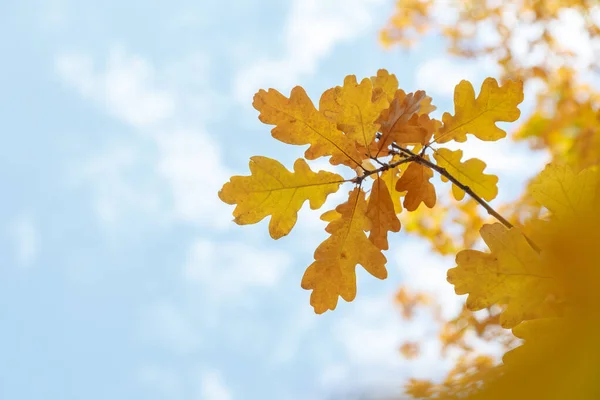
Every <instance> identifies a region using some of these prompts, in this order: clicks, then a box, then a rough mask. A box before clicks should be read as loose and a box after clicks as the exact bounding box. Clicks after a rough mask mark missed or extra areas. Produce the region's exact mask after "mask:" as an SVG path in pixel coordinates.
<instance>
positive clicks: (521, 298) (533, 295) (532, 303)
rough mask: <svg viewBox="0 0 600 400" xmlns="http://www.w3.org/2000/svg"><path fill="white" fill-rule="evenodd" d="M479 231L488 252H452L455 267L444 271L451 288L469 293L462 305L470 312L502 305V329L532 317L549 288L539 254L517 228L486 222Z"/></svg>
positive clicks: (548, 275) (548, 280) (457, 291)
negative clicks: (446, 273)
mask: <svg viewBox="0 0 600 400" xmlns="http://www.w3.org/2000/svg"><path fill="white" fill-rule="evenodd" d="M480 233H481V237H482V238H483V240H484V241H485V243H486V244H487V245H488V247H489V248H490V251H491V253H484V252H480V251H476V250H462V251H460V252H459V253H458V254H457V255H456V264H457V266H456V267H455V268H452V269H450V270H449V271H448V282H450V283H451V284H453V285H454V291H455V292H456V294H459V295H460V294H467V293H468V294H469V296H468V297H467V303H466V305H467V307H468V308H469V310H471V311H477V310H482V309H484V308H487V307H492V306H493V305H495V304H499V305H505V306H506V308H505V310H504V311H503V312H502V314H501V315H500V324H501V325H502V326H503V327H504V328H512V327H514V326H516V325H517V324H519V323H520V322H521V321H524V320H527V319H531V318H534V317H536V316H537V313H538V312H539V310H540V309H541V307H542V305H543V302H544V301H545V299H546V297H547V295H548V293H551V292H552V291H553V288H552V284H553V278H552V276H551V275H550V273H549V271H545V270H544V268H543V264H542V263H541V262H540V256H539V254H538V253H536V251H535V250H533V248H532V247H531V245H530V244H529V243H528V242H527V239H526V238H525V236H523V234H522V233H521V231H520V230H519V229H518V228H511V229H507V228H506V227H504V226H503V225H502V224H500V223H494V224H486V225H484V226H483V227H482V228H481V230H480Z"/></svg>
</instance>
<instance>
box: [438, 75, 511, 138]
mask: <svg viewBox="0 0 600 400" xmlns="http://www.w3.org/2000/svg"><path fill="white" fill-rule="evenodd" d="M522 101H523V82H520V81H519V82H515V81H507V82H506V83H505V84H504V85H503V86H498V82H497V81H496V80H495V79H494V78H486V79H485V80H484V81H483V84H482V85H481V92H480V93H479V96H477V98H475V90H474V89H473V85H471V83H470V82H468V81H461V82H460V83H459V84H458V85H457V86H456V88H455V90H454V115H451V114H450V113H447V112H446V113H444V115H443V116H442V122H443V123H444V125H443V126H442V127H441V128H440V130H439V131H438V133H437V134H436V135H435V141H436V142H438V143H446V142H449V141H451V140H455V141H457V142H464V141H466V140H467V134H468V133H470V134H473V135H475V136H476V137H478V138H479V139H481V140H486V141H495V140H498V139H502V138H503V137H505V136H506V132H505V131H503V130H502V129H500V128H498V127H497V126H496V122H498V121H504V122H513V121H516V120H517V119H518V118H519V116H520V115H521V111H519V108H518V107H517V106H518V105H519V104H520V103H521V102H522Z"/></svg>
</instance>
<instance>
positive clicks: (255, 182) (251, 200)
mask: <svg viewBox="0 0 600 400" xmlns="http://www.w3.org/2000/svg"><path fill="white" fill-rule="evenodd" d="M250 172H251V175H250V176H233V177H231V180H230V181H229V182H227V183H225V185H223V188H222V189H221V190H220V191H219V198H220V199H221V200H222V201H224V202H225V203H227V204H237V206H236V207H235V209H234V210H233V216H234V217H235V219H234V221H235V222H236V223H237V224H239V225H246V224H255V223H257V222H259V221H261V220H263V219H264V218H265V217H266V216H268V215H271V220H270V222H269V233H270V235H271V237H272V238H273V239H279V238H280V237H282V236H285V235H287V234H288V233H289V232H290V231H291V230H292V228H293V227H294V225H295V224H296V219H297V217H298V211H299V210H300V208H301V207H302V204H304V202H305V201H306V200H309V201H310V207H311V208H312V209H313V210H316V209H317V208H319V207H321V206H322V205H323V203H324V202H325V200H326V199H327V196H328V195H330V194H331V193H335V192H337V190H338V189H339V186H340V184H341V183H342V182H343V181H344V179H343V178H342V177H341V176H340V175H338V174H334V173H331V172H327V171H319V172H318V173H315V172H313V171H312V170H311V169H310V167H309V166H308V164H307V163H306V161H304V159H302V158H299V159H297V160H296V162H295V163H294V172H293V173H292V172H290V171H288V170H287V169H286V168H285V167H284V166H283V165H282V164H280V163H279V162H278V161H276V160H273V159H270V158H267V157H261V156H254V157H252V158H250Z"/></svg>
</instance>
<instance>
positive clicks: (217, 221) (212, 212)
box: [157, 130, 231, 227]
mask: <svg viewBox="0 0 600 400" xmlns="http://www.w3.org/2000/svg"><path fill="white" fill-rule="evenodd" d="M157 144H158V149H159V161H158V172H159V174H160V175H161V176H162V177H163V178H165V180H166V181H167V182H168V184H169V186H170V188H171V194H172V201H173V212H174V214H175V217H176V218H178V219H181V220H183V221H196V222H204V223H206V222H208V223H210V224H211V225H213V226H217V227H225V226H229V225H230V224H231V221H230V219H231V218H230V212H231V210H230V207H228V206H226V205H225V204H224V203H223V202H222V201H221V200H220V199H219V198H218V196H217V193H218V191H219V189H220V188H221V186H222V185H223V183H224V182H226V181H227V180H228V178H229V176H230V175H231V173H230V172H229V171H228V170H227V169H226V168H225V167H224V165H223V163H222V161H221V157H220V154H219V153H220V150H219V148H218V146H217V145H216V144H215V143H214V142H213V141H211V140H210V139H209V138H208V136H207V135H205V134H202V133H201V132H196V131H190V130H175V131H172V132H170V133H169V134H168V135H161V136H159V137H157Z"/></svg>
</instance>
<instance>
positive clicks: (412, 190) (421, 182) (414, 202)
mask: <svg viewBox="0 0 600 400" xmlns="http://www.w3.org/2000/svg"><path fill="white" fill-rule="evenodd" d="M432 177H433V171H431V169H429V168H427V167H425V166H423V165H421V164H417V163H415V162H413V163H411V164H410V165H409V166H408V168H407V169H406V171H404V174H402V176H401V177H400V179H398V182H396V190H397V191H399V192H403V191H406V192H407V193H406V195H405V196H404V208H406V209H407V210H408V211H414V210H416V209H417V207H419V204H421V203H424V204H425V205H426V206H427V207H429V208H432V207H433V206H435V201H436V195H435V187H434V186H433V184H432V183H431V182H429V180H430V179H431V178H432Z"/></svg>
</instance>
